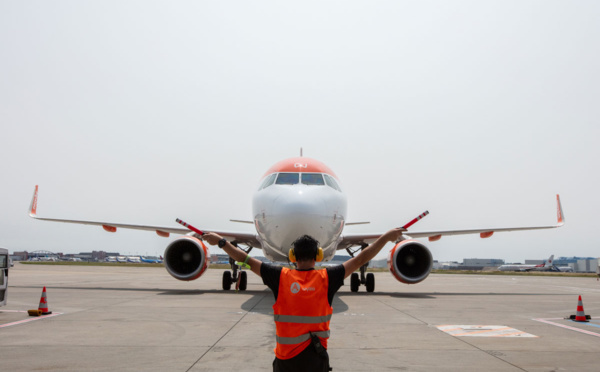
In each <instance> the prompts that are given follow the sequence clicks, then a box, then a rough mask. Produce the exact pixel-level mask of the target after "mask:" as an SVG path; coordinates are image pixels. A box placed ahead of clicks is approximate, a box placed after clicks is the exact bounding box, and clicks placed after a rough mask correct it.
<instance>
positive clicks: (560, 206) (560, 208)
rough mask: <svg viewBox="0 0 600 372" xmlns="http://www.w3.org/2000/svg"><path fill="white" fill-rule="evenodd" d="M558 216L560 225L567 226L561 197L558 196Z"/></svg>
mask: <svg viewBox="0 0 600 372" xmlns="http://www.w3.org/2000/svg"><path fill="white" fill-rule="evenodd" d="M556 215H557V219H558V225H560V226H562V225H564V224H565V216H564V215H563V211H562V205H561V204H560V195H558V194H556Z"/></svg>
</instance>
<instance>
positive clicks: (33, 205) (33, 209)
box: [29, 185, 38, 217]
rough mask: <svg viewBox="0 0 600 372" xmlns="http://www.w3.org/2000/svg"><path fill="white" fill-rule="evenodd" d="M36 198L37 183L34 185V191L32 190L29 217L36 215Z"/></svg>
mask: <svg viewBox="0 0 600 372" xmlns="http://www.w3.org/2000/svg"><path fill="white" fill-rule="evenodd" d="M37 200H38V185H35V191H34V192H33V198H32V199H31V205H30V206H29V215H30V216H31V217H35V216H37Z"/></svg>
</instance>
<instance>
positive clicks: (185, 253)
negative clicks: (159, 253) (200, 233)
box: [164, 236, 210, 281]
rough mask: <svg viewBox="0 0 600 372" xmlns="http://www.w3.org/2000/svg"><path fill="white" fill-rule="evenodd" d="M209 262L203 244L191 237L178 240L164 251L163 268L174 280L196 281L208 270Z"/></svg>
mask: <svg viewBox="0 0 600 372" xmlns="http://www.w3.org/2000/svg"><path fill="white" fill-rule="evenodd" d="M209 261H210V260H209V253H208V248H206V246H205V245H204V242H202V241H201V240H199V239H197V238H194V237H192V236H183V237H181V238H178V239H176V240H174V241H172V242H171V244H169V245H168V246H167V248H166V249H165V259H164V262H165V267H166V268H167V271H168V272H169V274H171V276H173V277H174V278H175V279H179V280H188V281H189V280H195V279H198V278H199V277H200V276H201V275H202V274H204V271H206V269H207V268H208V265H209Z"/></svg>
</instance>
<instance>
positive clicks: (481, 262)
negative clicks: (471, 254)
mask: <svg viewBox="0 0 600 372" xmlns="http://www.w3.org/2000/svg"><path fill="white" fill-rule="evenodd" d="M463 265H464V266H481V267H492V266H493V267H498V266H500V265H504V260H501V259H499V258H464V259H463Z"/></svg>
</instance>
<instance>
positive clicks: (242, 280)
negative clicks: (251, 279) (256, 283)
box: [240, 271, 248, 291]
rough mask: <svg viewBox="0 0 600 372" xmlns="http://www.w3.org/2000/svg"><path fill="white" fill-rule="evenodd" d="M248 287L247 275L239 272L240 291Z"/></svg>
mask: <svg viewBox="0 0 600 372" xmlns="http://www.w3.org/2000/svg"><path fill="white" fill-rule="evenodd" d="M247 285H248V273H247V272H245V271H240V291H245V290H246V287H247Z"/></svg>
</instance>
